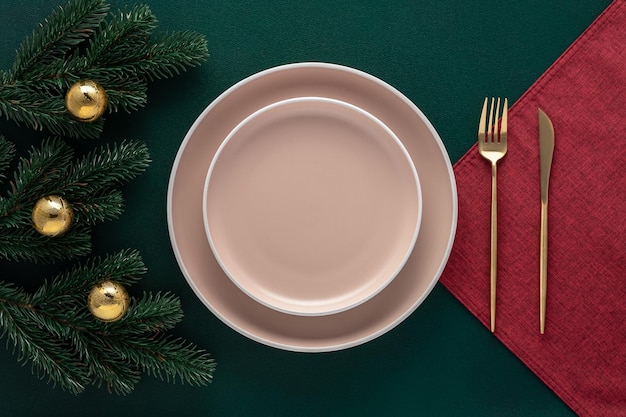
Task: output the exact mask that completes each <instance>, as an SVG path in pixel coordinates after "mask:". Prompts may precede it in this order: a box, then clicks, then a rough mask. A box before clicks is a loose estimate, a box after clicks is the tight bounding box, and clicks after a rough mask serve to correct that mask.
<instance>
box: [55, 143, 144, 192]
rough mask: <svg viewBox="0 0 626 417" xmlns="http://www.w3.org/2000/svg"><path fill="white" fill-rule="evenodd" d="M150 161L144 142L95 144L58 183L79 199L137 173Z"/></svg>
mask: <svg viewBox="0 0 626 417" xmlns="http://www.w3.org/2000/svg"><path fill="white" fill-rule="evenodd" d="M149 163H150V155H149V154H148V148H147V146H146V145H145V144H144V143H142V142H138V141H122V142H121V143H120V144H114V145H113V146H112V147H110V146H109V145H108V144H105V145H103V146H101V147H100V148H97V149H95V150H93V151H92V152H90V153H89V154H87V155H86V156H84V157H83V158H81V159H80V160H78V161H77V162H76V163H74V164H73V165H72V166H71V168H70V169H69V170H68V172H67V173H66V174H67V175H65V176H64V179H63V182H62V183H61V184H59V188H61V190H62V192H63V193H64V194H66V195H68V198H71V197H69V196H72V197H74V199H76V200H80V199H81V198H84V197H85V196H87V195H89V194H93V193H96V192H98V191H100V190H102V189H107V188H109V187H113V186H116V185H120V184H123V183H125V182H128V181H130V180H132V179H133V178H135V177H137V176H138V175H139V174H140V173H142V172H143V171H144V170H145V169H146V168H147V167H148V165H149Z"/></svg>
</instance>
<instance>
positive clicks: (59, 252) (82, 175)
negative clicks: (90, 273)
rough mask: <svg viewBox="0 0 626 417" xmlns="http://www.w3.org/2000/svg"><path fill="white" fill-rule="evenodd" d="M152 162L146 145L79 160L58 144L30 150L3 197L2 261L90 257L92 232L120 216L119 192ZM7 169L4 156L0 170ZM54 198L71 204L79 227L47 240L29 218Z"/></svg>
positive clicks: (125, 145) (105, 149)
mask: <svg viewBox="0 0 626 417" xmlns="http://www.w3.org/2000/svg"><path fill="white" fill-rule="evenodd" d="M3 148H4V149H5V152H7V153H8V154H9V156H11V155H12V152H11V151H10V150H11V149H12V147H11V145H10V144H9V143H8V142H6V141H3V138H1V137H0V151H2V150H3ZM3 161H4V162H3ZM149 162H150V156H149V153H148V149H147V147H146V145H145V144H143V143H141V142H138V141H122V142H121V143H119V144H114V145H112V146H109V145H103V146H100V147H98V148H96V149H94V150H93V151H92V152H90V153H88V154H87V155H85V156H83V157H81V158H76V157H75V154H74V151H73V149H72V148H70V147H69V146H68V145H67V144H66V143H65V142H64V141H63V140H61V139H60V138H49V139H45V140H44V141H42V143H41V145H40V146H39V147H32V148H31V150H30V151H29V153H28V157H27V158H20V161H19V163H18V165H17V168H16V170H15V173H14V174H13V177H12V181H11V182H10V189H9V190H8V191H7V194H6V196H1V195H0V258H4V259H11V260H18V261H19V260H27V261H33V262H36V261H45V262H50V261H54V260H59V259H69V258H74V257H77V256H82V255H86V254H88V253H89V251H90V249H91V244H90V229H89V228H90V226H92V225H94V224H95V223H97V222H102V221H106V220H111V219H115V218H117V217H119V216H120V215H121V213H122V207H123V197H122V193H121V191H120V190H119V188H120V186H121V185H123V184H124V183H126V182H128V181H130V180H132V179H133V178H135V177H136V176H137V175H139V174H140V173H141V172H143V171H144V170H145V169H146V168H147V167H148V163H149ZM8 163H9V162H8V160H7V158H5V157H4V156H0V168H2V166H3V165H5V166H6V165H8ZM53 194H57V195H61V196H62V197H63V198H65V199H66V200H67V201H68V202H70V204H71V205H72V207H73V208H74V213H75V226H74V227H73V228H72V229H71V230H70V232H68V233H67V234H65V235H63V236H59V237H55V238H49V237H45V236H41V235H39V234H38V233H37V232H36V231H35V230H34V229H33V228H32V226H31V220H30V216H31V211H32V208H33V205H34V204H35V202H36V201H37V200H38V199H39V198H41V197H43V196H46V195H53Z"/></svg>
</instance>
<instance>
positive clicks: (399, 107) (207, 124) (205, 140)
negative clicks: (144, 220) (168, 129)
mask: <svg viewBox="0 0 626 417" xmlns="http://www.w3.org/2000/svg"><path fill="white" fill-rule="evenodd" d="M304 96H319V97H328V98H333V99H337V100H342V101H345V102H347V103H350V104H353V105H355V106H357V107H360V108H361V109H363V110H365V111H367V112H368V113H370V114H372V115H374V116H375V117H376V118H377V119H379V120H380V121H381V122H383V123H384V124H385V125H387V126H388V127H389V128H390V129H391V130H392V131H393V132H394V133H395V134H396V136H397V137H398V138H399V139H400V140H401V141H402V143H403V144H404V146H405V148H406V149H407V151H408V152H409V154H410V155H411V159H413V163H414V165H415V168H416V170H417V173H418V175H419V178H420V186H421V191H422V222H421V225H420V231H419V236H418V238H417V241H416V243H415V247H414V249H413V252H412V253H411V256H410V257H409V259H408V260H407V262H406V264H405V266H404V268H403V269H402V271H400V273H399V274H398V275H397V276H396V278H395V279H394V280H393V281H392V282H391V283H390V284H389V285H387V287H385V288H384V289H383V290H382V291H380V292H379V293H378V294H377V295H376V296H374V297H372V298H371V299H370V300H368V301H367V302H365V303H363V304H361V305H359V306H357V307H355V308H352V309H349V310H347V311H344V312H341V313H338V314H332V315H325V316H299V315H293V314H285V313H281V312H279V311H276V310H274V309H271V308H268V307H266V306H264V305H262V304H260V303H258V302H256V301H255V300H253V299H252V298H250V297H249V296H248V295H246V294H245V293H244V292H242V291H241V290H240V289H239V288H238V287H237V286H236V285H235V284H234V283H233V282H232V281H231V280H230V279H229V278H228V277H227V276H226V274H225V273H224V272H223V271H222V269H221V268H220V265H219V264H218V262H217V261H216V259H215V258H214V257H213V256H212V253H211V248H210V245H209V242H208V239H207V238H206V234H205V232H204V229H203V227H202V221H203V220H202V206H203V201H202V197H203V188H204V181H205V178H206V175H207V172H208V170H209V165H210V163H211V160H212V158H213V155H214V154H215V152H216V151H217V148H218V147H219V146H220V144H221V143H222V141H223V140H224V138H226V136H227V135H228V134H229V132H230V131H232V130H233V129H234V128H235V126H237V125H238V124H239V123H240V122H241V121H242V120H244V119H245V118H246V117H248V116H249V115H250V114H252V113H254V112H255V111H257V110H259V109H261V108H263V107H265V106H267V105H270V104H272V103H276V102H278V101H281V100H286V99H290V98H295V97H304ZM167 211H168V227H169V232H170V239H171V242H172V247H173V249H174V253H175V255H176V258H177V260H178V263H179V266H180V268H181V270H182V272H183V274H184V276H185V278H186V279H187V281H188V282H189V285H190V286H191V287H192V288H193V290H194V291H195V293H196V295H197V296H198V297H199V298H200V300H202V302H203V303H204V304H205V305H206V306H207V307H208V308H209V309H210V310H211V311H212V312H213V313H214V314H215V315H216V316H218V317H219V318H220V319H221V320H222V321H223V322H224V323H226V324H227V325H229V326H230V327H232V328H233V329H235V330H236V331H238V332H240V333H242V334H243V335H245V336H247V337H249V338H251V339H254V340H256V341H258V342H261V343H264V344H267V345H270V346H274V347H277V348H282V349H287V350H294V351H303V352H324V351H332V350H339V349H344V348H348V347H351V346H356V345H359V344H361V343H365V342H367V341H369V340H372V339H374V338H376V337H378V336H380V335H382V334H384V333H385V332H387V331H389V330H390V329H392V328H394V327H395V326H396V325H398V324H399V323H400V322H402V320H404V319H405V318H406V317H407V316H408V315H409V314H411V313H412V312H413V311H414V310H415V309H416V308H417V307H418V306H419V305H420V304H421V303H422V302H423V301H424V299H425V298H426V297H427V296H428V294H429V293H430V292H431V290H432V289H433V287H434V286H435V284H436V283H437V281H438V279H439V276H440V275H441V273H442V271H443V268H444V266H445V264H446V262H447V260H448V256H449V254H450V250H451V248H452V242H453V240H454V233H455V231H456V221H457V197H456V186H455V182H454V174H453V171H452V166H451V164H450V160H449V158H448V155H447V153H446V150H445V148H444V146H443V143H442V142H441V139H440V138H439V136H438V135H437V133H436V131H435V129H434V128H433V126H432V125H431V124H430V122H429V121H428V120H427V119H426V117H425V116H424V115H423V114H422V112H421V111H420V110H419V109H418V108H417V107H416V106H415V105H414V104H413V103H412V102H411V101H409V100H408V99H407V98H406V97H405V96H404V95H402V94H401V93H400V92H398V91H397V90H396V89H394V88H393V87H391V86H389V85H388V84H386V83H385V82H383V81H381V80H379V79H377V78H375V77H373V76H371V75H368V74H366V73H363V72H361V71H358V70H354V69H351V68H347V67H343V66H338V65H333V64H323V63H301V64H292V65H286V66H281V67H276V68H272V69H269V70H266V71H263V72H260V73H258V74H256V75H253V76H251V77H249V78H247V79H245V80H243V81H241V82H239V83H237V84H236V85H234V86H233V87H231V88H230V89H228V90H227V91H225V92H224V93H223V94H222V95H220V96H219V97H218V98H217V99H216V100H215V101H213V103H211V104H210V105H209V106H208V107H207V108H206V109H205V110H204V112H202V114H201V115H200V116H199V117H198V119H197V120H196V122H195V123H194V124H193V126H192V127H191V129H190V130H189V132H188V134H187V136H186V137H185V139H184V141H183V143H182V145H181V147H180V149H179V151H178V154H177V156H176V160H175V162H174V166H173V168H172V173H171V176H170V183H169V189H168V202H167Z"/></svg>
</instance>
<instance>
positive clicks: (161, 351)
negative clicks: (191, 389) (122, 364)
mask: <svg viewBox="0 0 626 417" xmlns="http://www.w3.org/2000/svg"><path fill="white" fill-rule="evenodd" d="M120 342H121V343H120V344H119V345H118V346H111V347H112V348H117V349H119V352H120V353H121V354H123V355H124V356H125V357H127V358H128V360H129V361H130V362H132V363H134V364H135V366H137V367H139V368H141V370H142V371H143V372H146V373H147V374H148V375H152V376H155V377H158V378H159V379H165V380H166V381H168V382H170V381H172V382H175V381H177V380H178V381H180V382H182V383H188V384H192V385H206V384H208V383H210V382H211V381H212V378H213V372H214V371H215V362H214V361H213V360H212V359H211V357H210V355H209V354H208V353H206V352H204V351H203V350H199V349H198V347H197V346H195V345H194V344H193V343H189V342H187V341H186V340H183V339H180V338H179V339H174V338H172V337H170V336H168V335H165V334H162V333H158V334H157V335H156V337H155V338H153V339H150V340H146V339H129V338H126V339H124V338H122V339H120Z"/></svg>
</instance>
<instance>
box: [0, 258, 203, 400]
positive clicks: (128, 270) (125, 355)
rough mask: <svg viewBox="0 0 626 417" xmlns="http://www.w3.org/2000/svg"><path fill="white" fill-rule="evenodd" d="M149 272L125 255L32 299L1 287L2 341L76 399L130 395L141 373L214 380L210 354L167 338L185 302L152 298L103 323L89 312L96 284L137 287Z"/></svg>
mask: <svg viewBox="0 0 626 417" xmlns="http://www.w3.org/2000/svg"><path fill="white" fill-rule="evenodd" d="M144 273H145V266H144V264H143V262H142V260H141V258H140V256H139V254H138V252H137V251H133V250H125V251H120V252H118V253H116V254H113V255H110V256H107V257H105V258H104V259H102V258H94V259H92V260H89V261H87V262H86V263H84V264H82V265H76V266H74V267H72V268H71V269H70V270H69V271H67V272H65V273H63V274H59V275H57V276H56V277H54V278H53V279H51V280H47V281H45V282H44V284H43V285H42V286H41V287H40V288H39V289H38V290H37V291H36V292H35V293H34V294H32V295H30V294H27V293H25V292H24V291H23V290H21V289H18V288H16V287H15V286H13V285H10V284H6V283H1V282H0V327H1V329H0V336H1V337H5V338H6V339H7V343H8V345H9V346H10V345H12V346H13V350H14V353H15V352H17V354H18V360H19V361H20V362H21V363H26V362H30V363H31V364H32V367H33V371H34V372H35V373H36V374H37V375H39V376H40V377H44V378H46V377H47V378H48V379H49V380H50V381H51V382H53V383H55V384H59V385H60V386H61V387H63V388H64V389H67V390H69V391H71V392H73V393H79V392H82V391H83V390H84V389H85V388H86V386H87V385H89V384H93V385H97V386H101V385H105V386H106V387H107V389H108V390H109V391H112V392H115V393H118V394H128V393H130V392H131V391H132V389H133V388H134V386H135V385H136V384H137V382H138V381H139V379H140V374H141V372H145V373H147V374H148V375H153V376H157V377H159V378H161V379H166V380H167V381H170V380H180V381H182V382H185V383H190V384H196V385H205V384H207V383H209V382H211V380H212V375H213V372H214V370H215V363H214V361H213V359H212V358H211V357H210V355H209V354H207V353H206V352H204V351H202V350H199V349H198V348H197V347H196V346H195V345H193V344H192V343H189V342H187V341H185V340H182V339H174V338H172V337H170V336H168V335H166V334H165V333H163V331H164V330H167V329H170V328H172V327H173V326H174V325H175V324H176V323H178V322H179V321H180V319H181V318H182V310H181V308H180V301H179V300H178V298H177V297H175V296H173V295H171V294H167V293H166V294H160V293H158V294H156V295H152V294H150V293H147V294H146V293H144V296H143V297H142V299H141V300H139V301H137V300H135V299H134V298H133V299H132V303H131V307H130V310H129V312H128V314H127V315H126V317H124V318H122V319H121V320H120V321H118V322H114V323H103V322H100V321H98V320H96V319H95V318H94V317H93V316H91V314H90V313H89V312H88V311H87V309H86V307H85V300H86V296H87V293H88V290H89V288H90V287H91V286H93V285H95V284H97V283H98V282H100V281H102V280H105V279H113V280H115V281H118V282H120V283H124V284H126V285H130V284H132V283H134V282H137V281H138V280H139V279H140V276H141V275H143V274H144Z"/></svg>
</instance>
